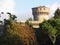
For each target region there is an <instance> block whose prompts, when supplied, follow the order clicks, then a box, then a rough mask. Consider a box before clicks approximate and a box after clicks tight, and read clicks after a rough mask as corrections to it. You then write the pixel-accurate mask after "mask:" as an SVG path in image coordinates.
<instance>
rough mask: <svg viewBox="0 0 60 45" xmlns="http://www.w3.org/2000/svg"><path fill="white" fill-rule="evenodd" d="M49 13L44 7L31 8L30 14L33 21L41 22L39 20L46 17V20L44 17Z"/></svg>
mask: <svg viewBox="0 0 60 45" xmlns="http://www.w3.org/2000/svg"><path fill="white" fill-rule="evenodd" d="M49 11H50V9H49V8H48V7H45V6H39V7H34V8H32V14H33V17H34V20H36V21H41V20H45V19H47V17H46V18H44V17H45V16H48V15H49Z"/></svg>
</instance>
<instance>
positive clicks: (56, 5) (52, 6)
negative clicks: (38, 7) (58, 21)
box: [47, 3, 60, 17]
mask: <svg viewBox="0 0 60 45" xmlns="http://www.w3.org/2000/svg"><path fill="white" fill-rule="evenodd" d="M47 7H49V8H50V14H49V17H53V16H54V12H55V11H56V9H57V8H60V4H58V3H53V4H52V5H47Z"/></svg>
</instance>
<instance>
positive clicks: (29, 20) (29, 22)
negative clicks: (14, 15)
mask: <svg viewBox="0 0 60 45" xmlns="http://www.w3.org/2000/svg"><path fill="white" fill-rule="evenodd" d="M31 21H33V19H32V18H29V19H28V20H27V21H26V22H25V24H27V25H29V26H30V27H31V26H32V24H31Z"/></svg>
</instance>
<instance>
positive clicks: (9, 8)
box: [0, 0, 15, 18]
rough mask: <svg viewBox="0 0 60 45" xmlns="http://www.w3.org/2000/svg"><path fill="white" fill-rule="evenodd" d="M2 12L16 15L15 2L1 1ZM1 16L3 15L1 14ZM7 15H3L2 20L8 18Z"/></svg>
mask: <svg viewBox="0 0 60 45" xmlns="http://www.w3.org/2000/svg"><path fill="white" fill-rule="evenodd" d="M0 12H4V13H6V12H10V13H13V14H14V13H15V0H1V1H0ZM0 14H1V13H0ZM7 17H8V16H7V15H6V14H4V15H1V17H0V18H7Z"/></svg>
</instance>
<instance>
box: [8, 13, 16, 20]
mask: <svg viewBox="0 0 60 45" xmlns="http://www.w3.org/2000/svg"><path fill="white" fill-rule="evenodd" d="M7 14H9V19H10V20H15V18H17V17H16V16H15V15H13V14H11V13H9V12H7Z"/></svg>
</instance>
